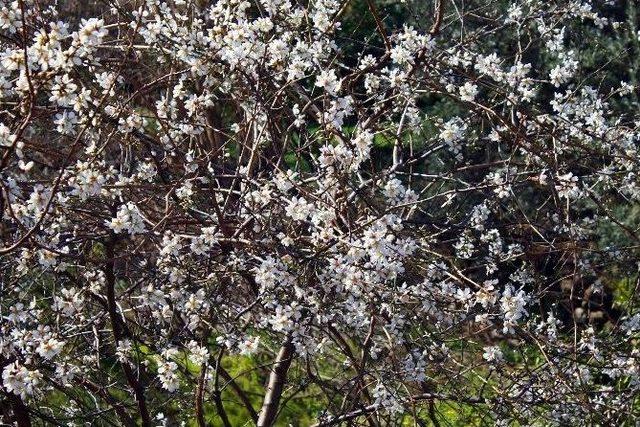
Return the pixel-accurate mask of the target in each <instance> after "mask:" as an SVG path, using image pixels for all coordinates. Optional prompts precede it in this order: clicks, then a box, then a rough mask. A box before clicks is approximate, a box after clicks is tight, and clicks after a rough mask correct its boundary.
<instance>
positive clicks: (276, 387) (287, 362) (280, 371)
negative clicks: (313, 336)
mask: <svg viewBox="0 0 640 427" xmlns="http://www.w3.org/2000/svg"><path fill="white" fill-rule="evenodd" d="M293 356H294V346H293V344H292V343H291V339H290V338H288V339H287V341H286V342H285V343H284V344H283V345H282V347H280V351H279V352H278V357H276V360H275V363H274V364H273V367H272V368H271V374H270V375H269V384H268V386H267V393H266V394H265V396H264V402H263V403H262V409H260V416H259V417H258V423H257V427H271V426H273V425H274V423H275V421H276V416H277V414H278V409H279V406H280V398H281V397H282V392H283V390H284V386H285V384H286V382H287V372H288V371H289V367H290V366H291V361H292V359H293Z"/></svg>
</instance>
